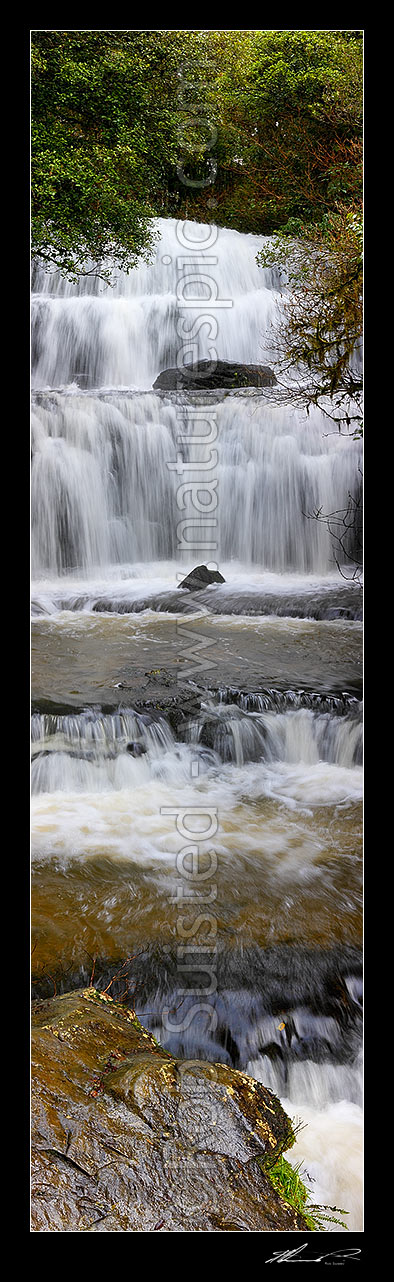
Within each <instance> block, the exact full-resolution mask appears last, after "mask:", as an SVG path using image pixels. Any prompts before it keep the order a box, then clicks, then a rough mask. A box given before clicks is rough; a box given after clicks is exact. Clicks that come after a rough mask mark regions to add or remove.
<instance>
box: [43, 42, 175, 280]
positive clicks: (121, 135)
mask: <svg viewBox="0 0 394 1282" xmlns="http://www.w3.org/2000/svg"><path fill="white" fill-rule="evenodd" d="M168 34H169V37H171V33H168ZM175 70H176V60H175V46H174V42H173V41H172V40H171V38H167V33H165V32H163V33H161V32H138V31H137V32H102V31H99V32H95V31H93V32H92V31H81V32H62V31H55V32H48V31H40V32H35V33H33V38H32V252H33V255H38V256H39V257H41V258H42V259H44V260H46V261H49V262H51V263H54V264H56V266H57V267H59V268H60V269H61V270H62V271H64V272H66V273H68V274H69V273H70V272H72V271H73V270H74V269H75V263H76V262H77V265H78V266H79V267H80V268H81V267H82V266H83V264H84V262H85V260H87V259H89V258H90V259H93V260H94V262H97V261H98V260H100V259H102V258H105V257H106V256H107V255H109V254H111V255H112V256H113V257H114V258H115V260H116V261H117V262H118V263H119V264H120V265H121V266H123V267H125V268H127V267H131V266H134V265H135V263H136V261H138V258H139V257H140V256H141V255H142V256H146V255H147V254H148V253H149V250H150V247H151V244H152V229H151V224H150V220H151V218H152V215H154V214H155V213H156V212H157V210H158V208H159V206H160V198H161V195H162V190H163V185H165V182H166V174H167V168H168V164H169V163H171V162H172V163H173V164H174V165H175V162H176V155H177V135H176V125H177V113H176V110H175V103H174V97H173V90H174V75H175Z"/></svg>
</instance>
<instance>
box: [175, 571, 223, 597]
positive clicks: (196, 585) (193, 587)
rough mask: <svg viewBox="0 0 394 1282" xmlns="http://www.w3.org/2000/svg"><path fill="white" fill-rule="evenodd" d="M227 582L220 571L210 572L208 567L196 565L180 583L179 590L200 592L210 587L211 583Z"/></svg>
mask: <svg viewBox="0 0 394 1282" xmlns="http://www.w3.org/2000/svg"><path fill="white" fill-rule="evenodd" d="M225 582H226V580H225V579H224V578H223V575H222V574H220V573H219V570H208V566H207V565H196V566H195V567H194V570H191V571H190V574H187V575H186V578H185V579H182V583H178V588H188V590H189V592H200V591H201V590H202V589H203V588H206V587H208V584H209V583H225Z"/></svg>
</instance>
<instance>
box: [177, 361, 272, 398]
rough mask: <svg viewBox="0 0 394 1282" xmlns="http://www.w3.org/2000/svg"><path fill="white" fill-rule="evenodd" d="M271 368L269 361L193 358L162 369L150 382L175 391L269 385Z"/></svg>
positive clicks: (270, 382)
mask: <svg viewBox="0 0 394 1282" xmlns="http://www.w3.org/2000/svg"><path fill="white" fill-rule="evenodd" d="M274 383H276V378H275V374H274V371H273V370H272V369H270V367H269V365H241V364H239V362H237V361H197V362H196V363H195V364H194V365H184V366H183V367H182V369H164V370H162V372H161V374H159V376H158V378H157V379H156V382H155V383H154V384H153V387H154V388H155V389H159V390H162V391H167V392H175V391H178V390H179V389H180V388H188V389H189V390H190V391H197V392H198V391H199V390H200V389H201V391H203V390H205V389H208V390H213V391H214V390H215V388H222V387H229V388H232V389H233V390H236V388H237V387H273V385H274Z"/></svg>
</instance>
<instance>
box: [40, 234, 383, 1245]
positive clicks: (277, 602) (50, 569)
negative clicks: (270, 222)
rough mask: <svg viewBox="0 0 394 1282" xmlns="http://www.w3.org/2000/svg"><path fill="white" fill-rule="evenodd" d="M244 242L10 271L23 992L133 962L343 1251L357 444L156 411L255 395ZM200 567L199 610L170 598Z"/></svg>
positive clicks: (152, 1013)
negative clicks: (240, 382) (23, 517)
mask: <svg viewBox="0 0 394 1282" xmlns="http://www.w3.org/2000/svg"><path fill="white" fill-rule="evenodd" d="M186 229H187V243H185V232H186ZM265 239H266V238H264V237H258V236H253V235H244V234H241V233H238V232H235V231H231V230H227V229H224V228H220V229H217V228H215V227H214V228H209V227H207V226H205V225H203V224H196V223H185V224H180V223H177V222H176V221H175V220H173V219H168V220H164V219H159V220H158V221H157V245H156V251H155V253H154V255H153V257H152V261H151V262H150V263H141V265H140V266H139V267H138V268H135V269H134V270H133V271H130V272H129V273H127V274H126V273H124V272H122V271H118V270H116V269H115V268H114V267H113V266H112V267H111V264H108V263H107V264H103V268H102V272H101V274H100V273H97V272H96V273H95V272H94V270H93V264H89V263H87V264H85V269H86V270H85V272H84V273H81V274H80V276H79V277H78V278H76V279H75V280H73V281H71V280H70V281H68V280H65V279H63V278H62V277H61V276H60V275H59V273H58V272H53V273H51V272H48V271H47V270H45V269H44V268H43V267H42V266H41V265H40V264H39V263H38V264H36V265H35V267H34V274H33V297H32V313H33V317H32V402H33V404H32V430H31V445H32V483H31V511H32V573H33V579H34V584H33V594H32V613H33V615H34V616H35V617H34V619H33V622H32V642H33V645H32V649H33V664H32V667H33V671H32V703H33V717H32V869H33V871H32V882H33V903H34V916H33V922H34V926H33V930H34V944H33V953H34V962H33V967H34V971H33V976H34V984H35V985H36V987H35V990H34V991H35V993H36V994H37V996H45V997H50V996H51V995H52V993H53V986H54V983H55V982H56V986H57V992H58V993H60V992H62V991H68V990H69V989H70V988H72V987H80V986H81V985H85V984H87V983H89V982H93V981H91V976H92V974H93V973H94V984H95V985H96V986H98V987H99V988H100V986H101V988H102V989H103V990H104V991H106V992H107V991H109V989H110V988H111V984H112V977H113V976H115V975H117V974H118V972H119V969H120V964H121V963H122V962H123V959H126V958H127V959H129V961H130V959H131V963H132V970H131V978H130V985H131V986H130V991H129V993H127V992H126V991H124V992H123V991H122V993H121V997H122V1000H123V999H126V1000H127V1002H128V1004H129V1006H131V1005H132V1007H133V1009H136V1011H137V1014H139V1015H140V1016H141V1019H142V1022H143V1023H144V1024H146V1026H147V1027H150V1028H151V1029H152V1031H153V1032H154V1035H155V1036H156V1037H157V1039H158V1040H159V1041H161V1042H162V1043H163V1045H164V1046H166V1048H167V1049H168V1050H170V1052H171V1053H172V1054H175V1055H179V1056H180V1057H181V1058H186V1059H195V1058H203V1059H207V1060H208V1061H212V1062H217V1061H221V1062H224V1063H228V1064H231V1065H232V1066H233V1067H236V1068H239V1069H241V1070H242V1071H243V1072H246V1073H248V1074H249V1075H251V1076H252V1077H254V1078H255V1079H256V1080H261V1081H263V1082H265V1084H266V1085H267V1086H268V1087H269V1088H271V1089H272V1090H274V1091H275V1093H277V1094H278V1095H279V1096H280V1098H281V1099H282V1100H283V1101H284V1103H285V1107H286V1110H287V1112H288V1113H289V1115H290V1116H292V1117H294V1115H296V1116H299V1117H300V1118H305V1121H306V1123H307V1125H306V1127H305V1131H302V1132H301V1133H300V1136H297V1146H296V1149H297V1152H296V1158H297V1160H298V1158H299V1160H304V1158H305V1160H306V1161H307V1163H308V1172H309V1174H310V1176H311V1180H315V1184H314V1185H312V1195H313V1197H314V1198H315V1200H316V1199H317V1200H319V1198H321V1200H322V1201H324V1202H326V1203H328V1204H329V1205H333V1204H334V1202H335V1203H336V1204H337V1205H339V1206H344V1207H345V1208H347V1207H348V1208H349V1209H350V1211H351V1219H350V1222H349V1226H350V1227H353V1226H354V1227H355V1228H356V1229H358V1228H359V1227H360V1218H361V1210H360V1203H361V1193H360V1189H359V1186H358V1183H357V1181H359V1179H360V1168H361V1162H360V1156H359V1149H360V1134H361V1059H360V1050H361V956H360V938H361V911H362V892H361V885H360V880H361V879H360V870H361V860H362V849H361V839H362V831H361V823H362V814H361V805H360V802H361V799H362V784H363V770H362V704H361V693H362V692H361V622H360V620H361V592H360V590H359V585H358V583H356V582H353V581H352V579H351V566H350V577H349V579H348V581H345V578H346V577H348V576H346V575H344V574H343V573H340V571H339V566H338V564H336V553H335V548H336V547H337V545H334V547H333V544H332V537H331V534H330V531H329V529H328V527H327V522H326V521H325V520H324V519H323V520H320V521H319V520H317V519H313V514H314V513H316V512H317V511H319V510H320V512H321V514H322V515H323V517H324V514H327V515H328V514H329V513H333V514H338V513H341V512H342V513H344V512H346V509H347V507H348V503H349V496H352V500H353V501H354V503H355V505H357V502H358V498H359V495H360V480H361V466H360V465H361V443H360V441H359V440H357V439H354V438H352V437H350V436H346V434H345V433H339V432H338V431H337V429H336V427H335V425H333V424H332V423H331V422H330V419H329V418H328V417H327V416H326V415H325V414H324V413H323V411H322V410H320V409H318V408H317V407H311V409H310V412H309V413H308V414H307V413H306V411H305V410H304V409H303V408H302V407H301V405H296V404H295V403H294V401H293V402H292V403H290V402H289V403H286V400H285V399H284V397H283V396H282V395H281V393H280V390H278V388H277V387H275V386H268V387H260V386H259V387H256V388H255V387H245V388H241V387H239V388H234V390H233V389H219V390H212V391H202V390H200V391H187V390H184V389H182V390H176V391H166V390H159V389H157V388H155V387H154V384H155V381H156V379H157V376H158V375H159V373H160V372H161V371H162V370H164V369H166V368H176V367H179V368H180V367H181V366H182V365H184V364H190V363H193V364H195V363H196V362H197V361H199V360H208V361H210V360H213V359H214V357H213V354H212V350H213V349H214V352H215V359H216V357H217V359H219V360H224V361H234V362H237V363H240V364H259V365H261V364H265V365H273V362H274V327H275V322H276V319H277V316H278V312H279V311H280V308H281V306H282V295H281V293H280V279H279V277H278V273H277V272H276V271H274V270H272V271H270V270H267V269H262V268H261V267H259V266H258V264H257V262H256V255H257V254H258V251H259V249H260V248H261V246H262V245H263V244H264V241H265ZM103 273H108V276H109V282H110V283H108V281H107V280H106V279H104V278H103ZM212 282H213V285H212ZM181 358H182V359H181ZM208 478H209V479H208ZM358 534H359V531H358V530H357V528H356V527H355V525H354V524H353V525H352V526H351V528H350V530H349V534H348V541H347V545H346V554H347V557H352V556H353V557H354V560H355V561H357V539H358ZM202 561H203V562H205V563H207V562H208V563H209V564H214V565H215V564H216V566H217V567H218V568H219V569H220V571H221V573H222V575H223V580H224V581H223V582H220V583H215V584H210V585H208V586H207V588H206V589H204V591H201V592H198V593H197V594H195V593H193V592H191V593H190V592H189V591H188V590H187V589H185V588H184V589H182V588H181V590H178V587H179V584H180V582H181V580H182V579H183V578H184V577H185V574H187V572H188V570H191V569H192V567H193V566H195V565H197V564H199V563H200V562H202ZM342 568H343V567H342ZM182 815H183V816H184V817H185V818H186V819H187V818H188V816H191V819H190V821H189V822H190V824H191V828H190V832H188V843H189V841H190V839H192V845H191V846H190V845H189V844H188V845H187V848H186V855H188V852H189V853H190V852H193V851H194V850H195V849H197V848H199V858H200V857H201V861H202V869H203V872H200V871H199V876H200V875H201V876H204V883H203V886H202V887H199V888H198V891H197V898H196V902H195V903H194V901H193V895H194V890H192V892H191V894H190V895H189V879H190V872H189V870H188V868H187V866H186V865H185V864H184V863H183V851H184V848H185V838H184V835H182V834H183V833H184V829H183V828H182V825H181V826H179V825H178V818H179V816H182ZM207 816H208V818H209V817H210V824H211V826H212V827H213V828H214V827H215V824H216V823H217V827H216V828H215V832H214V834H213V837H212V850H211V849H209V850H207V848H206V846H205V845H204V843H205V842H206V841H208V837H205V836H204V835H203V834H204V833H205V832H206V831H207V830H206V826H205V825H206V819H207ZM212 817H214V819H213V818H212ZM211 821H212V822H211ZM182 823H183V820H182ZM209 831H210V829H209ZM209 842H210V846H211V837H209ZM193 858H194V855H193ZM207 862H208V864H209V866H208V871H207V870H206V863H207ZM193 866H194V865H193ZM211 866H212V867H213V866H214V869H215V871H214V872H212V875H211V871H210V870H211ZM208 873H209V879H208V880H206V878H207V877H208ZM184 883H185V884H186V883H187V888H186V891H185V885H184ZM200 894H201V895H204V899H202V900H201V902H204V904H206V905H211V907H209V908H208V921H209V922H210V923H211V928H212V930H211V933H212V941H213V944H212V950H211V952H212V955H211V952H210V950H209V948H208V960H209V962H210V963H211V962H212V966H211V970H212V975H213V979H212V976H211V979H212V983H211V979H210V976H209V974H208V984H207V975H206V972H207V956H206V954H207V940H210V938H211V936H210V935H208V934H207V932H206V924H207V914H206V913H205V916H203V917H202V918H201V917H199V913H200V899H199V896H200ZM193 913H197V920H196V921H195V920H194V917H193ZM199 921H202V923H203V925H202V937H201V940H200V942H199V941H198V936H197V928H198V929H200V927H199ZM204 922H205V925H204ZM189 939H193V944H192V945H190V944H189V942H188V941H189ZM186 943H187V946H186ZM199 949H201V957H202V960H200V961H199V958H198V951H199ZM185 954H186V957H187V956H189V954H190V956H189V963H190V964H187V961H186V957H185ZM195 954H197V955H195ZM190 958H191V960H190ZM92 968H93V969H92ZM215 968H216V969H215ZM124 982H126V981H124ZM127 982H128V981H127ZM119 983H120V985H121V988H122V985H123V980H122V981H119ZM185 985H186V987H185ZM189 990H190V991H189ZM205 990H207V991H206V995H205ZM112 992H113V993H114V995H116V989H115V988H114V989H112V988H111V995H112ZM195 993H202V994H203V1002H202V1006H201V1010H200V1011H199V1012H198V1018H197V1019H194V1018H193V1020H192V1019H191V1018H189V1016H190V1015H191V1011H192V1009H194V1005H193V1004H194V1002H195ZM206 996H207V997H209V1001H210V1002H211V1005H212V1012H211V1013H212V1014H213V1015H214V1017H215V1018H214V1020H213V1021H211V1018H210V1015H209V1018H208V1020H207V1018H206V1013H207V1006H206ZM164 1011H167V1012H170V1013H172V1012H174V1014H173V1022H171V1021H170V1023H169V1025H168V1027H167V1026H166V1025H165V1021H164V1020H163V1012H164ZM208 1012H209V1007H208ZM166 1029H167V1031H166ZM308 1145H309V1148H308ZM296 1149H294V1152H295V1151H296ZM290 1160H293V1159H292V1158H290ZM308 1178H309V1176H308Z"/></svg>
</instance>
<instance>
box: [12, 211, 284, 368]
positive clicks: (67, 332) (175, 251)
mask: <svg viewBox="0 0 394 1282" xmlns="http://www.w3.org/2000/svg"><path fill="white" fill-rule="evenodd" d="M157 228H158V232H159V237H160V239H159V240H158V243H157V249H156V253H155V256H154V259H153V262H152V264H151V265H149V266H147V265H146V264H144V263H143V264H141V266H140V267H138V268H135V270H134V271H132V272H129V273H128V274H127V275H126V274H125V273H124V272H120V271H114V272H113V273H112V276H111V285H110V286H108V285H106V284H104V283H103V282H102V281H99V280H96V281H94V279H93V278H92V277H88V276H87V277H82V278H80V279H79V281H78V283H77V284H74V283H70V282H67V281H64V280H62V279H61V277H60V276H59V275H58V273H54V274H53V275H51V274H48V273H46V272H43V271H39V272H37V273H36V276H35V280H34V290H35V291H37V292H36V293H35V296H34V298H33V357H34V364H33V386H34V387H59V386H62V385H67V384H70V383H74V382H76V383H79V385H81V378H83V380H87V382H85V381H84V382H83V384H82V385H83V386H86V385H87V386H89V387H112V388H114V387H128V388H130V387H139V388H141V387H142V388H149V387H151V386H152V383H153V382H154V381H155V379H156V378H157V375H158V374H159V373H160V371H161V370H162V369H165V368H168V367H171V366H172V367H173V366H175V364H176V358H177V354H178V351H179V347H180V345H181V343H180V336H179V329H178V332H177V326H178V324H179V318H180V316H181V317H182V319H183V321H184V331H183V335H182V337H183V342H184V345H185V350H186V341H187V340H188V335H191V337H190V343H192V344H193V353H192V355H193V359H194V360H202V359H206V358H207V356H208V350H209V348H210V347H212V335H213V330H214V328H215V327H214V325H213V324H212V321H211V324H209V322H206V323H205V324H202V315H203V314H204V299H206V300H207V307H206V311H207V313H208V315H210V314H211V313H212V309H210V308H209V306H208V300H209V299H210V298H211V296H212V289H211V288H210V286H209V284H208V283H207V279H206V278H207V277H208V279H213V280H214V282H215V285H216V288H217V297H218V298H219V300H221V301H224V302H225V303H229V304H230V305H229V306H225V307H222V308H220V309H219V316H220V322H219V330H218V333H217V334H216V335H215V347H216V350H217V355H218V357H219V359H221V360H235V361H241V362H247V363H248V364H253V363H254V362H256V363H259V364H268V363H269V361H268V353H267V352H266V351H265V349H264V346H262V344H263V341H264V334H265V333H266V331H267V328H268V326H269V324H270V322H271V321H272V320H273V319H274V316H275V313H276V308H277V303H278V294H277V291H276V289H275V285H277V284H278V278H277V274H276V273H274V272H272V271H270V270H266V269H263V268H261V267H258V265H257V263H256V254H257V252H258V250H259V249H260V248H261V246H262V245H263V243H264V240H265V239H266V238H265V237H257V236H244V235H241V234H240V233H239V232H233V231H227V230H226V229H221V230H220V232H219V236H218V238H217V240H216V243H215V244H214V245H213V246H212V248H211V249H207V250H205V249H204V248H203V249H202V251H198V252H197V253H196V250H195V249H193V248H191V249H190V248H189V249H188V248H187V247H185V246H182V244H180V243H179V239H178V238H177V234H176V228H177V223H176V222H175V220H174V219H159V220H158V223H157ZM187 235H188V238H189V240H190V242H192V241H194V242H195V244H196V245H197V244H198V242H199V241H200V243H202V244H203V241H205V242H206V243H208V241H209V229H208V228H207V227H203V226H202V225H201V226H199V225H198V224H196V223H194V224H191V223H189V224H187ZM185 258H189V259H190V258H197V260H198V263H199V265H198V267H197V268H196V267H195V266H193V267H188V266H187V265H186V264H184V262H183V260H184V259H185ZM163 259H165V260H168V259H170V260H171V261H170V262H168V261H165V262H164V263H163ZM210 260H211V261H210ZM212 260H216V261H212ZM204 277H205V282H204ZM186 278H188V280H189V283H188V284H187V283H186ZM192 282H193V283H192ZM191 297H195V298H200V299H201V308H200V309H199V310H200V312H201V317H200V316H199V319H198V327H197V326H196V323H195V322H196V313H195V312H194V314H193V312H192V314H191V312H190V310H189V309H188V308H187V307H186V308H185V307H183V308H182V303H183V302H185V301H186V302H187V301H188V300H189V301H190V298H191ZM190 359H191V357H190V355H189V357H186V361H188V360H190Z"/></svg>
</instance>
